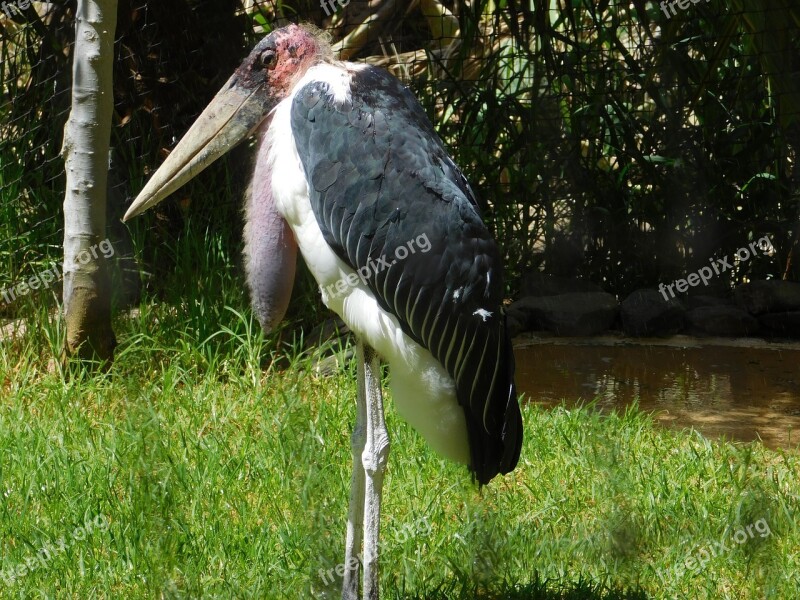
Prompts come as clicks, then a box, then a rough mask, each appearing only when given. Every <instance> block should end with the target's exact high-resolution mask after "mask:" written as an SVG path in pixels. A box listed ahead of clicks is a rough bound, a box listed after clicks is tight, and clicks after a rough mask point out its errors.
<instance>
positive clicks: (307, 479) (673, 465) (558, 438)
mask: <svg viewBox="0 0 800 600" xmlns="http://www.w3.org/2000/svg"><path fill="white" fill-rule="evenodd" d="M203 302H204V301H203V300H202V299H197V303H199V304H194V305H193V306H190V307H184V310H188V311H191V312H195V311H198V314H206V315H211V316H212V317H213V318H210V320H211V322H212V324H213V328H214V329H215V332H214V333H212V334H211V335H210V336H208V337H207V338H203V337H200V336H198V335H197V333H198V332H193V331H192V330H191V328H185V327H184V325H185V323H186V321H187V319H188V321H189V322H192V317H187V316H186V315H181V313H180V309H176V308H174V307H170V306H169V305H165V304H162V305H158V306H151V305H143V307H142V313H141V315H140V316H139V317H138V318H136V319H127V320H122V319H121V320H119V321H118V322H117V323H116V331H117V332H118V337H119V340H120V342H121V344H120V347H119V349H118V355H117V361H116V364H115V365H114V367H113V368H112V369H111V370H110V371H109V372H108V373H106V374H104V375H101V376H95V377H89V376H87V375H85V374H81V373H70V374H69V375H70V376H67V377H65V376H62V375H61V374H60V373H59V372H58V369H54V368H53V367H49V368H48V361H49V358H50V356H51V352H52V350H51V348H52V347H57V346H58V344H59V343H60V340H59V334H58V329H57V327H56V326H55V325H53V324H47V323H46V321H45V320H44V317H43V316H42V317H41V320H40V323H42V326H41V327H39V328H34V329H32V330H31V332H30V333H29V334H28V335H27V336H26V337H24V338H23V339H22V340H18V341H16V342H14V343H12V344H9V343H4V346H3V351H2V353H1V354H0V396H1V397H2V403H1V404H0V456H2V459H0V461H1V462H0V492H2V495H3V499H2V514H1V516H0V539H1V540H2V542H0V543H2V546H1V547H0V568H2V569H3V571H4V572H6V573H8V572H9V569H12V568H19V566H20V565H24V564H25V561H26V559H29V558H31V557H35V556H36V555H37V552H39V551H40V550H41V549H42V548H45V547H47V544H48V543H51V544H54V545H56V542H57V540H58V539H59V538H62V537H63V539H64V542H65V546H66V549H65V550H64V551H63V552H60V553H54V556H53V557H52V559H51V560H48V561H46V562H45V564H42V563H41V562H40V563H38V566H37V568H36V569H35V570H33V571H32V572H30V573H27V574H25V575H24V576H21V577H19V578H18V579H17V580H16V581H15V582H13V583H12V584H11V585H9V584H8V582H7V581H3V580H2V578H0V598H27V597H37V598H38V597H42V598H94V597H98V598H119V597H124V598H128V599H133V598H156V597H163V598H199V597H204V598H292V599H295V598H310V597H314V598H317V597H319V598H336V597H337V588H338V585H339V582H338V579H337V581H336V582H335V583H333V584H331V585H328V586H325V585H324V580H323V578H322V576H321V574H320V573H323V574H324V573H325V572H326V571H328V570H329V569H331V568H334V569H335V566H336V565H337V564H338V563H340V562H341V560H342V555H343V541H344V527H345V519H346V510H347V507H346V502H347V490H348V485H349V475H350V464H349V463H350V460H349V431H350V427H351V424H352V422H353V397H354V393H355V383H354V382H355V378H354V376H353V375H354V373H353V368H354V367H353V365H350V367H349V369H348V370H346V371H345V372H342V373H341V374H339V375H336V376H333V377H329V378H321V377H316V376H315V375H313V373H312V370H311V360H310V359H309V358H308V357H307V356H303V355H302V354H300V353H299V352H298V351H296V350H295V348H296V347H298V346H299V344H298V343H294V344H292V345H288V346H287V345H283V346H280V345H278V343H277V342H276V341H275V340H274V339H269V340H264V339H263V336H262V335H261V334H260V333H257V328H256V327H254V324H253V322H252V321H251V320H250V319H249V318H248V317H246V316H243V315H241V314H239V313H237V312H235V311H233V310H225V309H222V310H217V309H214V310H212V308H211V307H209V306H203ZM212 304H213V303H212ZM202 335H205V332H203V334H202ZM283 337H284V338H287V337H289V336H288V334H287V333H286V332H284V335H283ZM388 404H389V412H388V421H389V427H390V431H391V434H392V443H393V450H392V454H391V458H390V463H389V471H388V476H387V479H386V497H385V506H384V519H383V531H382V538H383V544H382V566H383V569H382V587H383V591H384V594H385V596H386V598H390V599H392V598H419V599H422V598H426V599H428V598H437V599H438V598H441V599H445V598H446V599H452V598H511V599H517V598H519V599H522V598H525V599H528V598H545V599H553V598H693V599H694V598H737V599H738V598H790V597H792V596H793V594H794V593H795V592H796V590H797V586H798V575H797V573H798V572H800V552H798V550H800V529H799V528H798V525H797V521H796V515H797V509H798V500H799V498H798V492H799V491H800V490H799V489H798V483H797V482H798V475H799V473H798V471H800V469H799V468H798V467H799V465H800V461H798V455H797V454H796V453H790V452H776V451H771V450H768V449H765V448H764V447H763V446H761V445H760V444H747V445H743V444H733V443H729V442H724V441H708V440H706V439H704V438H703V437H701V436H700V435H698V434H696V433H692V432H671V431H668V430H664V429H662V428H660V427H658V426H656V425H654V424H653V422H652V421H651V419H650V418H649V417H648V416H646V415H644V414H642V413H640V412H638V411H637V410H635V409H633V410H629V411H627V412H626V413H624V414H611V415H605V416H602V415H600V414H598V413H597V411H595V410H594V409H593V408H592V407H591V406H589V407H585V408H581V409H576V410H567V409H564V408H559V409H555V410H545V409H542V408H538V407H534V406H527V407H526V408H525V409H524V413H523V414H524V419H525V424H526V437H525V446H524V448H523V453H522V460H521V463H520V466H519V468H518V469H517V470H516V471H515V472H514V473H513V474H512V475H510V476H507V477H504V478H500V479H498V480H496V481H494V482H493V483H492V484H491V485H490V486H488V487H485V488H484V489H483V490H482V491H478V490H477V489H476V488H475V487H474V486H473V485H472V484H471V482H470V479H469V476H468V474H467V473H466V471H465V469H463V468H460V467H458V466H455V465H451V464H448V463H446V462H445V461H443V460H442V459H439V458H438V457H436V456H435V455H433V454H432V453H431V451H429V450H428V449H427V448H426V446H425V445H424V443H423V442H422V441H421V439H420V438H419V437H418V436H417V435H416V433H415V432H413V431H412V430H411V429H410V428H409V427H408V426H407V425H405V424H404V423H403V422H402V421H400V420H399V419H398V418H397V417H396V415H395V413H394V412H393V410H392V409H391V402H390V401H389V402H388ZM96 517H99V519H100V522H101V523H102V520H103V519H106V520H107V521H108V526H107V527H93V528H92V530H91V531H88V532H87V531H86V530H78V531H77V535H78V537H79V538H83V537H84V533H86V534H87V535H86V536H85V539H76V538H75V537H74V535H75V533H74V532H75V530H76V527H80V526H83V525H84V524H85V523H87V522H91V521H92V519H95V518H96ZM759 519H765V521H766V523H768V526H769V529H770V532H771V533H770V535H768V536H766V537H764V538H762V537H761V536H760V535H758V534H756V535H755V536H753V537H752V538H749V539H748V540H747V541H746V542H744V543H742V544H741V545H738V544H735V543H728V546H730V548H729V549H728V551H726V552H724V553H722V554H721V555H720V556H717V557H714V558H713V559H711V560H710V562H708V564H706V565H705V566H704V568H703V569H700V570H695V571H686V572H681V571H680V570H679V569H676V565H679V564H681V563H683V562H684V561H685V560H686V559H687V558H689V557H690V556H692V555H695V556H696V555H697V553H698V551H699V549H700V548H709V547H712V546H713V542H715V541H719V540H720V539H725V540H730V539H731V538H732V536H733V535H734V533H735V532H736V531H738V530H739V528H742V527H745V528H746V526H747V525H751V524H753V523H755V522H757V521H758V520H759ZM409 534H412V535H409Z"/></svg>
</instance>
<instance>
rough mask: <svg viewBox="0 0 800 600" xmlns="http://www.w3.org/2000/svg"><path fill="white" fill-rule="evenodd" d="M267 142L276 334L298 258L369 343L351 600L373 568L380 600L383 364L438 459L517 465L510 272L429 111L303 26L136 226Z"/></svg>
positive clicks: (243, 87)
mask: <svg viewBox="0 0 800 600" xmlns="http://www.w3.org/2000/svg"><path fill="white" fill-rule="evenodd" d="M251 134H256V135H257V136H258V140H259V145H258V153H257V159H256V163H255V172H254V173H253V179H252V184H251V186H250V189H249V191H248V198H247V201H246V209H245V212H246V215H245V216H246V225H245V230H244V237H245V266H246V270H247V279H248V285H249V287H250V292H251V296H252V302H253V307H254V311H255V313H256V315H257V316H258V319H259V321H260V322H261V325H262V326H263V327H264V329H265V330H267V331H269V330H270V329H272V328H273V327H274V326H275V325H276V323H277V322H278V321H280V319H281V318H282V317H283V315H284V313H285V311H286V308H287V305H288V301H289V297H290V295H291V289H292V283H293V279H294V270H295V262H296V258H297V249H298V247H299V249H300V252H301V254H302V255H303V258H304V259H305V261H306V263H307V264H308V267H309V269H310V270H311V272H312V274H313V275H314V277H315V279H316V281H317V283H318V284H319V287H320V290H321V292H322V298H323V301H324V302H325V304H326V305H327V306H328V307H330V308H331V309H332V310H333V311H335V312H336V313H338V314H339V316H340V317H341V318H342V320H343V321H344V322H345V323H347V325H348V326H349V327H350V329H351V330H352V331H353V332H354V333H355V334H356V336H357V338H358V340H359V341H358V398H357V416H356V424H355V428H354V430H353V435H352V443H351V447H352V457H353V476H352V481H351V492H350V508H349V514H348V523H347V534H346V550H345V561H344V563H343V564H344V565H345V567H346V570H345V575H344V581H343V592H342V597H343V598H346V599H348V600H352V599H355V598H357V596H358V589H359V572H360V570H361V568H362V567H363V577H364V582H363V597H364V598H369V599H375V598H378V531H379V519H380V503H381V487H382V482H383V475H384V471H385V468H386V463H387V459H388V454H389V436H388V432H387V430H386V426H385V423H384V413H383V399H382V394H381V379H380V364H379V358H378V357H382V358H383V359H384V360H385V361H386V362H387V363H388V364H389V368H390V370H391V384H390V385H391V390H392V397H393V398H394V401H395V403H396V406H397V410H398V412H399V413H400V415H401V416H402V417H403V418H404V419H406V420H407V421H408V422H409V423H410V424H411V425H412V426H413V427H414V428H415V429H416V430H417V431H418V432H419V433H420V434H421V435H422V436H423V437H424V438H425V439H426V441H427V442H428V443H429V444H430V445H431V446H432V447H433V448H434V449H435V450H436V451H437V452H438V453H440V454H442V455H443V456H445V457H447V458H449V459H452V460H454V461H458V462H461V463H464V464H466V465H468V466H469V469H470V470H471V472H472V473H473V476H474V478H475V479H477V481H478V482H479V483H480V484H485V483H487V482H488V481H489V480H490V479H492V478H493V477H494V476H495V475H497V474H498V473H508V472H509V471H511V470H512V469H513V468H514V467H515V466H516V464H517V460H518V458H519V453H520V446H521V444H522V420H521V417H520V410H519V405H518V403H517V395H516V389H515V385H514V357H513V354H512V349H511V344H510V340H509V336H508V333H507V332H506V326H505V314H504V312H503V309H502V300H503V284H502V273H501V271H502V267H501V262H500V256H499V253H498V250H497V246H496V245H495V243H494V241H493V240H492V238H491V236H490V235H489V232H488V231H487V229H486V227H485V226H484V224H483V222H482V221H481V218H480V215H479V212H478V204H477V201H476V197H475V195H474V193H473V192H472V190H471V189H470V186H469V184H468V183H467V181H466V179H465V178H464V176H463V174H462V173H461V171H460V170H459V168H458V167H457V166H456V165H455V163H454V162H453V160H452V159H451V158H450V156H449V155H448V154H447V151H446V150H445V148H444V146H443V144H442V141H441V140H440V139H439V137H438V135H437V134H436V132H435V131H434V128H433V126H432V125H431V123H430V121H429V120H428V118H427V117H426V115H425V113H424V111H423V109H422V107H421V106H420V105H419V103H418V102H417V100H416V99H415V98H414V96H413V95H412V94H411V93H410V92H409V91H408V90H407V89H406V88H405V87H404V86H403V85H402V84H401V83H400V82H399V81H398V80H397V79H395V78H394V77H392V76H391V75H390V74H388V73H387V72H385V71H383V70H381V69H378V68H374V67H371V66H366V65H362V64H354V63H349V62H339V61H336V60H334V59H333V57H332V53H331V49H330V46H329V44H328V43H327V42H326V41H325V38H324V36H323V35H321V34H320V33H319V32H317V31H316V30H314V29H313V28H310V27H306V26H297V25H289V26H287V27H284V28H282V29H278V30H275V31H273V32H272V33H271V34H269V35H268V36H267V37H266V38H264V39H263V40H262V41H261V42H260V43H259V44H258V45H257V46H256V47H255V49H254V50H253V51H252V53H251V54H250V55H249V56H248V57H247V58H246V59H245V61H244V62H243V63H242V65H241V66H240V67H239V68H238V69H237V70H236V72H235V73H234V74H233V76H232V77H231V78H230V79H229V80H228V82H227V83H226V84H225V85H224V87H223V88H222V90H220V92H219V93H218V94H217V96H216V97H215V98H214V100H213V101H212V102H211V104H210V105H209V106H208V107H207V108H206V109H205V111H203V113H202V114H201V115H200V117H199V118H198V119H197V121H196V122H195V123H194V124H193V125H192V127H191V128H190V129H189V131H188V132H187V133H186V135H185V136H184V138H183V139H182V140H181V141H180V143H179V144H178V145H177V147H176V148H175V149H174V150H173V151H172V153H171V154H170V155H169V157H168V158H167V159H166V160H165V161H164V164H163V165H162V166H161V167H160V168H159V169H158V171H157V172H156V173H155V174H154V175H153V177H152V179H151V180H150V181H149V182H148V184H147V185H146V186H145V188H144V189H143V190H142V192H141V193H140V194H139V196H138V197H137V198H136V200H135V201H134V203H133V204H132V205H131V207H130V208H129V210H128V212H127V214H126V215H125V219H126V220H127V219H129V218H131V217H133V216H135V215H138V214H140V213H141V212H143V211H144V210H146V209H147V208H149V207H151V206H153V205H154V204H156V203H158V202H160V201H161V200H163V199H164V198H165V197H167V196H168V195H169V194H171V193H172V192H173V191H175V190H176V189H178V188H179V187H180V186H182V185H183V184H185V183H186V182H187V181H189V180H190V179H192V178H193V177H195V176H196V175H197V174H198V173H200V172H201V171H202V170H203V169H204V168H206V167H207V166H208V165H209V164H211V163H212V162H213V161H214V160H216V159H217V158H219V157H220V156H222V155H223V154H225V153H226V152H228V151H229V150H230V149H231V148H233V147H234V146H235V145H236V144H238V143H239V142H241V141H242V140H244V139H246V138H248V137H249V136H250V135H251ZM362 543H363V561H359V560H358V558H357V556H358V554H357V552H358V550H359V549H360V547H361V545H362ZM362 562H363V564H362Z"/></svg>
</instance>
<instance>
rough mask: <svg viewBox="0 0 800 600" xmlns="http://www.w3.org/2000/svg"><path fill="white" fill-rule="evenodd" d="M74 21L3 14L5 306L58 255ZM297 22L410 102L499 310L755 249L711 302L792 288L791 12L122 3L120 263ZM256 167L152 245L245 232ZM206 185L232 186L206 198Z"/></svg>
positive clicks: (664, 5)
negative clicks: (242, 69) (485, 262)
mask: <svg viewBox="0 0 800 600" xmlns="http://www.w3.org/2000/svg"><path fill="white" fill-rule="evenodd" d="M756 5H757V6H756ZM74 14H75V3H74V2H71V1H68V2H27V1H21V0H16V1H11V2H9V1H8V0H6V1H5V2H4V3H2V4H0V57H1V58H2V62H0V78H2V100H1V101H0V167H1V168H0V199H1V200H2V203H1V204H0V228H2V230H3V235H2V236H1V237H0V261H2V265H3V267H2V269H0V289H2V288H4V287H6V286H7V285H11V284H12V283H13V282H15V281H18V280H21V279H25V277H27V276H28V275H30V274H31V273H32V272H35V271H36V270H37V269H39V268H41V267H42V266H43V265H46V264H49V263H50V261H52V260H57V259H58V258H59V256H60V244H61V215H60V207H61V203H62V201H63V193H64V168H63V163H62V161H61V159H60V156H59V151H60V146H61V138H62V131H63V126H64V123H65V121H66V118H67V113H68V110H69V98H70V93H69V91H70V70H71V48H72V42H73V35H74ZM290 21H306V22H310V23H313V24H315V25H317V26H318V27H320V28H321V29H323V30H325V31H326V32H328V34H329V35H330V38H331V41H332V43H333V44H334V49H335V50H336V52H337V53H338V56H339V57H341V58H343V59H348V60H357V61H368V62H370V63H373V64H377V65H380V66H383V67H385V68H387V69H389V70H390V71H391V72H392V73H394V74H395V75H396V76H398V77H399V78H401V79H402V80H403V81H404V82H405V83H406V84H408V85H409V86H410V87H411V88H412V89H413V91H414V92H415V93H416V94H417V96H418V97H419V98H420V101H421V102H422V104H423V106H424V107H425V109H426V111H427V112H428V114H429V116H430V117H431V119H432V121H433V122H434V124H435V125H436V127H437V129H438V131H439V132H440V135H441V136H442V138H443V139H444V140H445V142H446V144H447V145H448V146H449V147H450V148H451V150H452V152H453V154H454V155H455V157H456V160H457V162H458V163H459V164H460V165H461V166H462V168H463V169H464V170H465V172H466V174H467V177H468V179H469V180H470V181H471V182H472V184H473V187H475V188H476V191H477V193H478V195H479V196H480V197H481V198H482V201H483V203H484V210H485V217H486V220H487V221H488V223H489V224H490V226H491V228H492V229H493V230H494V232H495V234H496V236H497V238H498V240H499V241H500V243H501V245H502V247H503V249H504V253H505V256H506V259H507V260H506V262H507V264H508V271H509V295H511V296H513V295H514V294H515V293H516V290H517V287H518V285H519V279H520V277H521V275H522V274H523V273H525V272H526V271H545V272H547V273H551V274H557V275H566V276H581V277H585V278H588V279H591V280H593V281H595V282H597V283H600V284H601V285H602V286H603V287H605V288H606V289H607V290H609V291H611V292H615V293H618V294H625V293H627V292H629V291H631V290H632V289H635V288H637V287H643V286H647V285H653V284H654V283H657V282H659V281H665V280H672V279H675V278H676V277H678V276H680V275H681V274H684V273H686V272H689V271H693V270H696V269H697V267H698V265H703V264H707V263H708V261H709V259H710V258H712V257H713V256H722V255H730V254H732V252H733V251H735V250H736V249H737V248H739V247H741V246H744V245H746V244H747V243H749V242H750V241H753V240H756V239H759V238H762V237H763V236H765V235H766V236H769V238H770V240H771V241H772V246H773V250H772V251H771V252H770V253H768V254H764V255H763V256H759V257H757V259H755V260H750V261H747V262H742V263H737V264H736V266H735V268H734V269H732V270H731V271H730V272H729V273H726V277H721V278H719V280H718V284H719V285H720V286H723V287H726V286H727V287H729V286H730V284H732V283H733V282H739V281H742V280H744V279H746V278H752V277H761V278H763V277H784V276H786V277H789V278H793V279H797V267H796V266H795V264H794V263H793V261H792V249H793V248H794V247H795V245H796V243H797V241H798V216H799V215H798V191H797V190H798V179H800V174H799V173H798V169H797V149H798V146H799V145H800V130H799V129H800V128H799V126H798V118H799V117H800V65H799V64H798V62H800V58H799V57H800V52H798V46H799V45H800V41H798V40H800V36H798V32H800V9H797V8H794V5H792V4H791V0H770V1H769V2H761V3H754V2H748V1H745V0H708V1H704V2H698V3H695V2H693V1H689V0H666V1H664V2H660V3H651V2H644V1H642V0H633V1H632V2H629V3H623V4H613V3H609V2H600V3H596V2H594V1H593V0H580V1H571V0H552V1H550V2H544V1H543V0H532V1H531V2H529V3H520V2H516V1H512V0H509V1H505V2H489V1H488V0H471V1H467V0H449V1H447V0H441V1H438V0H411V1H408V2H397V1H392V0H370V1H359V0H350V1H347V0H344V1H342V0H321V1H320V0H307V1H302V0H298V1H295V2H277V1H267V0H219V1H210V0H208V1H206V0H159V1H158V2H155V1H147V0H121V1H120V2H119V12H118V28H117V43H116V47H115V50H116V63H115V88H114V94H115V116H114V132H113V137H112V146H113V151H112V157H111V163H110V164H111V182H112V184H111V188H112V189H111V190H110V194H109V207H108V214H109V230H110V233H109V237H110V239H112V240H114V242H115V247H117V248H118V249H119V252H118V256H121V257H122V258H123V259H125V257H128V258H130V256H131V254H132V247H131V243H130V238H129V233H128V231H127V230H126V229H125V228H124V227H123V226H122V225H121V224H120V223H119V217H120V216H121V214H122V212H123V209H124V207H125V206H126V205H127V204H128V203H129V201H130V199H131V197H132V196H133V195H135V192H136V191H138V190H139V189H140V188H141V186H142V184H143V182H144V180H145V179H146V178H147V176H148V175H149V174H150V173H151V172H152V171H153V170H154V168H155V167H156V166H157V165H158V164H159V163H160V162H161V161H162V160H163V158H164V157H165V155H166V154H167V153H168V152H169V150H170V148H171V147H173V146H174V144H175V143H176V142H177V140H178V139H180V137H181V136H182V134H183V133H184V132H185V131H186V129H188V127H189V125H190V124H191V123H192V121H193V120H194V118H195V117H196V116H197V115H198V114H199V113H200V112H201V110H202V109H203V107H204V106H205V105H206V103H207V102H208V101H209V100H210V98H211V97H212V96H213V94H214V93H215V92H216V91H217V90H218V89H219V87H220V86H221V85H222V83H223V82H224V81H225V80H226V79H227V77H228V76H229V75H230V73H231V72H232V71H233V69H234V68H235V67H236V66H237V65H238V64H239V62H240V60H241V59H242V58H243V56H244V55H245V54H246V53H247V51H248V49H249V48H250V47H251V46H252V44H253V43H254V42H255V41H256V40H257V39H259V38H260V37H261V36H263V35H264V34H265V33H266V32H268V31H270V30H271V29H272V28H274V27H278V26H281V25H284V24H286V23H288V22H290ZM247 164H248V163H247V159H246V149H244V150H242V151H241V152H240V153H234V154H233V155H232V156H231V158H230V159H229V160H228V161H227V162H224V163H222V164H221V165H220V166H218V167H217V168H218V169H219V171H217V175H216V177H217V178H214V176H213V175H212V176H211V177H212V179H209V180H207V181H206V183H203V182H202V181H201V182H193V184H191V185H190V186H187V188H186V190H183V191H181V192H180V193H178V194H176V198H177V201H176V202H172V203H166V204H165V205H164V207H163V208H160V209H159V213H158V215H157V216H156V217H154V220H153V222H154V223H155V224H156V229H157V231H156V233H155V234H154V235H175V234H176V232H178V231H180V229H181V227H182V224H183V222H184V218H185V217H186V215H188V214H191V215H192V216H193V218H199V219H206V220H207V221H208V222H209V224H210V226H214V224H215V223H219V222H226V221H230V220H235V219H236V218H238V217H237V215H238V211H239V205H240V203H239V201H238V198H237V193H236V192H237V190H239V191H241V189H242V188H243V185H242V184H239V183H237V182H245V183H246V179H247V171H246V167H247ZM218 178H222V179H224V180H225V181H229V182H231V183H230V186H231V187H230V188H228V187H218V188H217V189H214V190H209V189H208V188H209V187H211V184H209V183H208V182H209V181H214V182H216V181H218V180H219V179H218ZM231 190H232V193H229V192H231ZM203 194H205V195H211V196H213V197H214V198H215V201H214V203H213V205H212V206H208V205H205V204H204V205H202V206H201V203H200V202H198V201H196V200H195V199H196V198H198V197H200V196H202V195H203ZM121 277H122V278H123V280H124V278H125V276H124V274H123V275H122V276H121ZM0 307H2V308H0V311H2V312H4V313H6V314H7V315H9V314H13V308H11V307H10V306H9V305H5V306H3V304H2V303H0Z"/></svg>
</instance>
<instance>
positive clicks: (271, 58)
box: [259, 50, 278, 69]
mask: <svg viewBox="0 0 800 600" xmlns="http://www.w3.org/2000/svg"><path fill="white" fill-rule="evenodd" d="M259 61H260V62H261V66H262V67H266V68H267V69H272V68H274V67H275V64H276V63H277V62H278V55H277V53H276V52H275V50H265V51H264V52H262V53H261V56H260V57H259Z"/></svg>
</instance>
